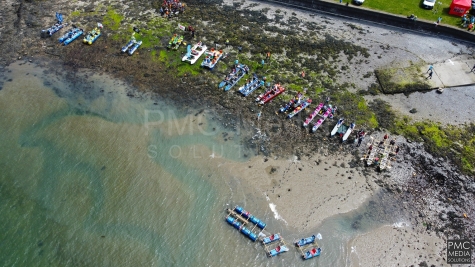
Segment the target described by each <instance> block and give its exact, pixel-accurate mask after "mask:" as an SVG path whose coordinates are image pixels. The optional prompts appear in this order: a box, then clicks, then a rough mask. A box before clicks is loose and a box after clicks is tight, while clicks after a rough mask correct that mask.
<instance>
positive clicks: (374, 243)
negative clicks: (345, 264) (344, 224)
mask: <svg viewBox="0 0 475 267" xmlns="http://www.w3.org/2000/svg"><path fill="white" fill-rule="evenodd" d="M348 246H349V248H348V251H351V252H350V259H351V266H354V267H356V266H413V265H416V266H423V265H420V264H421V263H423V262H426V264H427V265H425V266H432V265H433V266H450V265H448V264H447V263H446V261H445V259H444V258H442V257H441V256H439V255H440V254H445V241H443V240H441V239H440V238H439V237H437V236H435V235H434V234H433V233H427V232H424V231H422V230H421V229H414V228H413V227H411V226H409V225H404V224H401V225H393V226H383V227H380V228H378V229H376V230H374V231H371V232H369V233H366V234H363V235H361V236H358V237H356V238H354V239H353V240H351V241H350V242H349V244H348Z"/></svg>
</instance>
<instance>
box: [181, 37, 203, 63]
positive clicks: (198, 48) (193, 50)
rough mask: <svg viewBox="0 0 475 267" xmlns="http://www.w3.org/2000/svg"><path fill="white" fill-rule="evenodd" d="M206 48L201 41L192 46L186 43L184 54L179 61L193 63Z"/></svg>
mask: <svg viewBox="0 0 475 267" xmlns="http://www.w3.org/2000/svg"><path fill="white" fill-rule="evenodd" d="M206 49H207V47H206V45H204V44H203V43H202V42H201V41H200V42H198V43H196V44H195V45H193V46H191V45H188V46H187V52H186V55H185V56H183V58H182V59H181V61H186V62H189V63H190V64H191V65H193V64H195V62H196V61H197V60H198V59H199V58H200V57H201V56H202V55H203V54H204V52H205V51H206Z"/></svg>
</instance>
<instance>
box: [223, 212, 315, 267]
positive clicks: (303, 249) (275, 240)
mask: <svg viewBox="0 0 475 267" xmlns="http://www.w3.org/2000/svg"><path fill="white" fill-rule="evenodd" d="M226 211H227V212H228V215H227V216H226V221H227V222H228V223H229V224H230V225H232V226H233V227H234V228H235V229H236V230H238V231H239V232H240V233H241V234H243V235H244V236H246V237H247V238H249V239H250V240H251V241H252V242H255V241H257V240H259V241H260V242H261V243H262V245H263V246H264V250H265V251H266V254H267V256H268V257H274V256H277V255H279V254H282V253H284V252H287V251H289V250H290V249H289V246H288V245H287V244H286V243H285V241H284V239H283V238H282V236H281V235H280V234H279V233H277V234H270V233H268V232H266V231H265V228H266V226H267V225H266V223H264V222H263V221H261V220H260V219H258V218H256V217H255V216H253V215H252V214H250V212H248V211H245V210H244V209H243V208H242V207H240V206H235V207H234V208H233V209H227V210H226ZM250 223H252V224H250ZM317 238H318V239H322V236H321V235H320V234H317V235H316V236H315V235H312V236H310V237H307V238H302V239H299V240H296V241H295V242H294V245H295V247H296V248H297V249H298V250H299V252H300V254H301V255H302V258H303V259H305V260H307V259H311V258H314V257H317V256H320V254H321V251H322V249H321V248H320V247H319V246H318V244H317V242H316V239H317Z"/></svg>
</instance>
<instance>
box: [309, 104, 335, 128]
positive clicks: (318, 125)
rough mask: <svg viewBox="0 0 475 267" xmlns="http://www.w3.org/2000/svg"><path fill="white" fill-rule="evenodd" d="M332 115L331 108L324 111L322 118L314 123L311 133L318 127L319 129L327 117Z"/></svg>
mask: <svg viewBox="0 0 475 267" xmlns="http://www.w3.org/2000/svg"><path fill="white" fill-rule="evenodd" d="M331 113H332V109H331V108H328V109H327V111H325V113H323V116H322V118H321V119H319V120H318V121H317V123H315V124H314V125H313V127H312V132H315V131H316V130H317V129H318V127H320V125H322V123H323V122H324V121H325V120H326V119H327V118H328V116H329V115H330V114H331Z"/></svg>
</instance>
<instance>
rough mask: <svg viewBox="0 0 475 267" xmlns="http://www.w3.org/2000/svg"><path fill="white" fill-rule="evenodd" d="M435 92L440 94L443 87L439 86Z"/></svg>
mask: <svg viewBox="0 0 475 267" xmlns="http://www.w3.org/2000/svg"><path fill="white" fill-rule="evenodd" d="M436 92H437V93H439V94H442V93H443V92H444V88H443V87H439V89H437V91H436Z"/></svg>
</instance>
